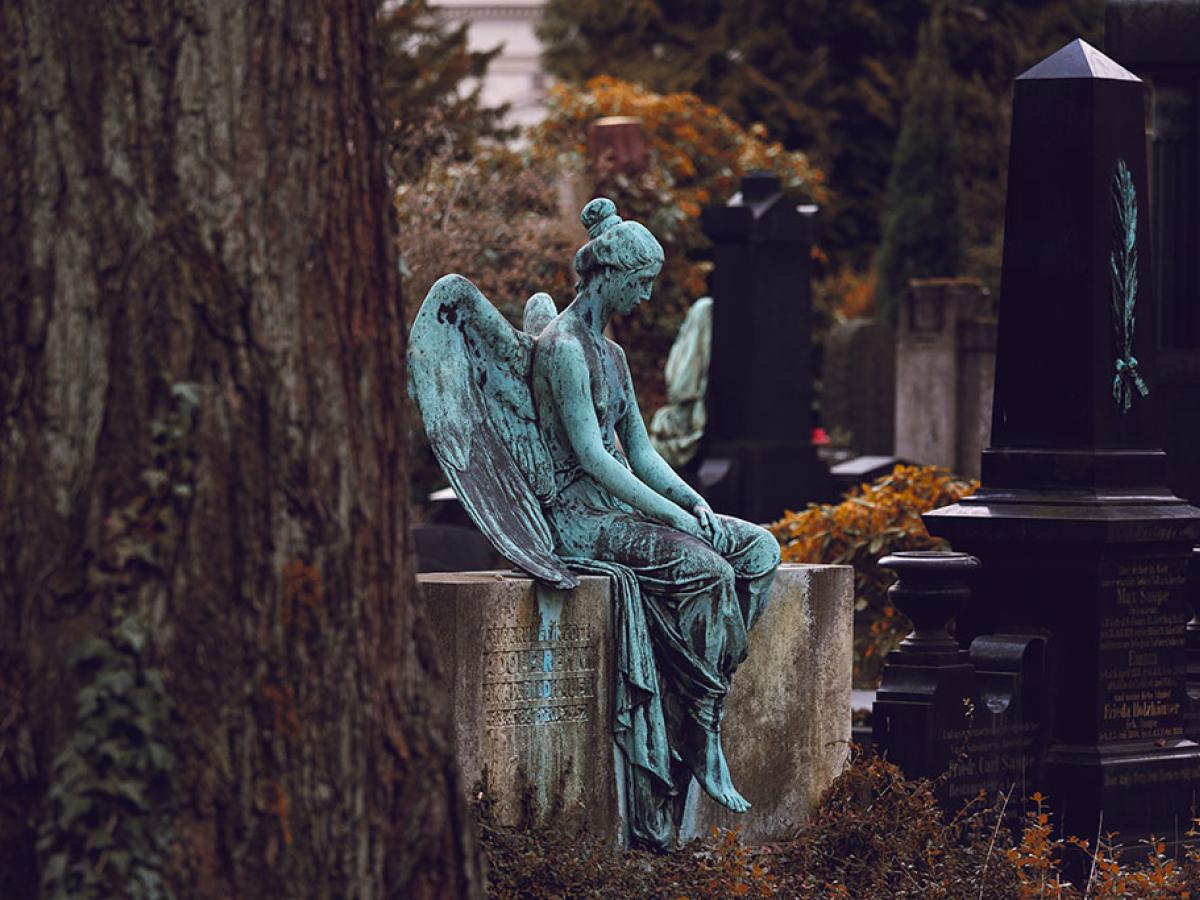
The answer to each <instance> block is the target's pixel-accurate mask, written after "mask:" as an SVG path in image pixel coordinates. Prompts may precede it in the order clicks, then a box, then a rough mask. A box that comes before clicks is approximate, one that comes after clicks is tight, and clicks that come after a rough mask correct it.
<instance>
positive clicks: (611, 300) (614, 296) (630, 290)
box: [602, 263, 662, 315]
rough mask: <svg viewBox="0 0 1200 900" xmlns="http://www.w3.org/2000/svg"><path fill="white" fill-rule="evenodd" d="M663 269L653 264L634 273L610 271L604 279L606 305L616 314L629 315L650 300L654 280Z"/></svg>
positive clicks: (617, 270)
mask: <svg viewBox="0 0 1200 900" xmlns="http://www.w3.org/2000/svg"><path fill="white" fill-rule="evenodd" d="M661 268H662V267H661V266H660V265H659V264H658V263H651V264H650V265H646V266H643V267H642V268H640V269H635V270H634V271H632V272H629V271H622V270H619V269H610V270H609V272H608V273H607V274H608V277H607V278H605V279H604V285H603V288H602V290H603V292H604V303H605V305H606V306H607V307H608V308H609V309H610V310H611V311H612V312H614V313H619V314H620V315H627V314H628V313H630V312H632V311H633V310H634V309H636V308H637V306H638V305H639V304H641V303H645V302H646V301H647V300H649V299H650V293H651V291H652V290H653V288H654V279H655V278H656V277H657V276H658V272H659V269H661Z"/></svg>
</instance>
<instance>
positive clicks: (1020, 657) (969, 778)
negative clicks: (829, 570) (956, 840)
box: [871, 550, 1046, 820]
mask: <svg viewBox="0 0 1200 900" xmlns="http://www.w3.org/2000/svg"><path fill="white" fill-rule="evenodd" d="M880 565H881V566H884V567H885V568H888V569H891V570H892V571H894V572H895V573H896V574H897V575H898V576H899V581H898V582H897V583H896V584H895V585H893V586H892V587H891V588H890V589H889V591H888V594H889V596H890V598H891V600H892V602H893V603H894V604H895V605H896V608H897V609H899V610H900V611H901V612H903V613H904V614H905V615H907V616H908V617H909V619H911V620H912V623H913V632H912V634H910V635H909V636H908V637H906V638H905V639H904V640H903V641H902V642H901V644H900V646H899V647H897V648H896V649H895V650H893V651H892V652H891V653H889V654H888V657H887V661H886V663H885V664H884V668H883V678H882V681H881V683H880V686H879V690H878V691H877V692H876V695H875V703H874V706H873V709H872V714H871V722H872V726H873V742H874V744H875V747H876V749H877V750H879V751H880V752H881V753H884V754H886V756H887V757H888V759H889V760H891V761H892V762H894V763H896V764H897V765H899V766H900V767H901V769H903V770H904V772H905V774H906V775H908V776H909V777H914V778H915V777H921V778H932V779H936V781H935V791H936V792H937V794H938V797H939V799H940V800H941V801H942V803H943V805H945V806H946V807H947V808H949V809H957V808H958V807H960V806H961V805H962V804H963V803H965V802H968V801H970V800H972V799H974V798H975V797H976V796H978V794H979V792H980V791H985V792H987V793H988V794H989V795H991V796H995V795H996V794H998V793H1003V794H1005V795H1006V796H1009V797H1011V796H1012V795H1013V794H1014V793H1016V794H1017V797H1016V799H1015V801H1014V802H1013V803H1011V804H1008V805H1007V806H1006V811H1007V812H1008V814H1009V818H1010V820H1015V819H1016V818H1017V817H1019V816H1020V815H1021V813H1022V811H1023V810H1024V804H1023V803H1021V802H1020V799H1021V798H1022V797H1024V796H1028V794H1029V793H1030V791H1031V790H1032V785H1033V784H1035V783H1036V782H1037V779H1038V774H1039V770H1038V764H1039V758H1040V749H1041V747H1042V745H1043V742H1044V737H1045V730H1044V727H1043V724H1044V720H1045V698H1044V693H1045V692H1044V686H1045V650H1046V638H1045V636H1043V635H1036V634H1005V633H998V634H992V635H983V636H980V637H977V638H975V640H974V641H972V642H971V647H970V650H969V651H968V650H962V649H960V647H959V645H958V642H957V641H956V640H955V639H954V638H952V637H951V636H950V635H949V633H948V632H947V630H946V626H947V624H948V623H949V621H950V619H951V617H952V616H954V615H955V613H956V612H958V611H960V610H961V609H962V608H963V607H964V606H965V605H967V604H968V603H969V597H970V586H969V582H970V581H972V580H974V576H975V574H976V573H977V572H978V570H979V568H980V564H979V560H977V559H976V558H975V557H973V556H969V555H967V554H965V553H957V552H946V551H936V550H933V551H904V552H900V553H896V554H893V555H892V556H887V557H884V559H882V560H881V561H880Z"/></svg>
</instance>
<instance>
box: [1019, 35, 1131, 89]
mask: <svg viewBox="0 0 1200 900" xmlns="http://www.w3.org/2000/svg"><path fill="white" fill-rule="evenodd" d="M1049 78H1107V79H1109V80H1111V81H1140V80H1141V79H1139V78H1138V77H1137V76H1136V75H1134V74H1133V73H1132V72H1130V71H1129V70H1128V69H1126V68H1124V67H1123V66H1121V65H1119V64H1117V63H1115V62H1113V61H1112V60H1111V59H1109V58H1108V57H1107V56H1105V55H1104V54H1103V53H1101V52H1100V51H1099V50H1097V49H1096V48H1095V47H1093V46H1092V45H1091V44H1089V43H1088V42H1087V41H1085V40H1083V39H1082V38H1076V39H1075V40H1073V41H1071V43H1069V44H1067V46H1065V47H1063V48H1062V49H1061V50H1059V51H1058V52H1057V53H1054V54H1052V55H1051V56H1047V57H1046V58H1045V59H1043V60H1042V61H1041V62H1040V63H1038V64H1037V65H1036V66H1033V67H1032V68H1030V69H1028V70H1026V71H1025V72H1024V73H1023V74H1021V75H1018V76H1017V81H1025V80H1033V79H1039V80H1042V81H1045V80H1046V79H1049Z"/></svg>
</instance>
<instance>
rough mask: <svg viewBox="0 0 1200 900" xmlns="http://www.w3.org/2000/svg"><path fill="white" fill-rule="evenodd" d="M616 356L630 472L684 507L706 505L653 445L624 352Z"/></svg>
mask: <svg viewBox="0 0 1200 900" xmlns="http://www.w3.org/2000/svg"><path fill="white" fill-rule="evenodd" d="M620 360H621V368H622V369H623V370H624V372H623V375H624V378H625V393H626V395H627V396H628V397H629V411H628V412H627V413H626V414H625V418H623V419H622V420H621V422H620V423H619V424H618V427H619V428H620V432H619V436H620V438H621V446H622V447H624V448H625V455H626V456H627V457H628V459H629V464H630V466H632V467H633V471H634V473H635V474H636V475H637V477H638V478H640V479H641V480H642V481H644V482H645V483H646V484H648V485H649V486H650V487H651V488H653V489H654V490H655V491H657V492H658V493H660V494H662V495H663V496H664V497H667V498H669V499H670V500H672V501H674V502H675V503H677V504H679V505H680V506H681V507H683V508H684V509H686V510H691V511H692V512H695V509H696V506H697V505H703V506H706V507H707V506H708V504H707V502H705V500H704V498H703V497H701V496H700V495H699V494H698V493H697V492H696V491H695V490H694V489H693V488H692V487H691V485H689V484H688V483H687V482H686V481H684V480H683V479H682V478H680V477H679V475H678V474H677V473H676V472H675V470H674V469H672V468H671V466H670V464H669V463H668V462H667V461H666V460H665V459H663V458H662V456H660V455H659V452H658V451H657V450H655V449H654V445H653V444H652V443H651V442H650V435H649V434H647V433H646V423H645V422H644V421H642V414H641V411H640V410H639V409H638V405H637V395H636V394H635V393H634V391H633V378H632V376H630V374H629V364H628V363H627V362H626V361H625V354H624V352H622V353H621V354H620Z"/></svg>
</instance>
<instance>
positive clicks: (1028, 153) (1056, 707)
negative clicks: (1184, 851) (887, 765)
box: [925, 41, 1200, 843]
mask: <svg viewBox="0 0 1200 900" xmlns="http://www.w3.org/2000/svg"><path fill="white" fill-rule="evenodd" d="M1143 93H1144V85H1143V83H1142V82H1141V81H1140V80H1139V79H1138V78H1136V77H1135V76H1134V75H1132V74H1131V73H1129V72H1128V71H1126V70H1125V69H1123V68H1121V67H1120V66H1119V65H1117V64H1116V63H1114V62H1113V61H1112V60H1110V59H1108V58H1107V57H1106V56H1104V55H1103V54H1102V53H1100V52H1099V51H1098V50H1096V49H1095V48H1093V47H1091V46H1089V45H1088V44H1086V43H1084V42H1083V41H1075V42H1073V43H1071V44H1068V45H1067V46H1066V47H1064V48H1063V49H1062V50H1060V51H1058V52H1057V53H1055V54H1054V55H1052V56H1050V57H1049V58H1048V59H1046V60H1044V61H1042V62H1041V63H1039V64H1038V65H1036V66H1034V67H1033V68H1031V69H1030V70H1029V71H1027V72H1025V73H1024V74H1023V75H1021V76H1020V77H1019V78H1018V79H1017V82H1016V86H1015V90H1014V96H1013V126H1012V145H1011V151H1010V158H1009V180H1008V206H1007V211H1006V219H1005V243H1004V262H1003V270H1002V276H1001V291H1000V307H999V338H998V346H997V359H996V389H995V399H994V406H993V420H992V446H991V448H990V449H988V450H986V451H985V452H984V454H983V465H982V484H983V486H982V487H981V488H980V490H979V491H978V493H976V494H975V495H974V496H972V497H970V498H968V499H966V500H964V501H963V502H962V503H959V504H957V505H955V506H951V507H947V508H944V509H941V510H937V511H935V512H933V513H929V514H927V515H926V517H925V521H926V525H927V527H928V528H929V530H930V531H931V532H932V533H934V534H937V535H941V536H944V537H946V538H948V539H949V540H950V542H951V544H952V545H953V546H954V548H955V549H956V550H960V551H965V552H968V553H971V554H973V555H974V556H977V557H978V558H979V559H980V560H981V561H982V563H983V566H984V569H985V570H986V571H987V572H988V573H989V574H988V578H987V579H985V580H983V581H982V582H981V583H980V584H979V585H978V587H977V589H976V591H975V594H974V597H973V599H972V601H971V602H970V603H969V604H968V605H967V606H966V607H965V608H964V609H962V610H961V611H960V613H959V616H958V622H957V637H958V639H959V641H960V642H963V643H964V644H965V643H966V642H969V641H970V640H972V639H973V638H975V637H976V636H978V635H982V634H992V633H995V632H997V631H1004V632H1007V633H1027V634H1043V635H1049V636H1050V640H1049V644H1048V649H1047V653H1048V670H1049V680H1048V687H1047V691H1048V696H1047V698H1046V700H1047V704H1046V712H1047V718H1048V723H1047V724H1048V734H1047V740H1048V743H1047V746H1046V750H1045V754H1044V757H1043V759H1042V760H1041V765H1040V766H1039V769H1040V772H1041V775H1040V777H1041V779H1042V780H1043V783H1042V784H1040V785H1038V787H1039V788H1040V789H1041V790H1043V791H1045V792H1046V793H1047V794H1048V795H1049V798H1050V803H1051V806H1052V808H1053V809H1054V811H1055V813H1056V814H1057V817H1058V823H1059V824H1060V825H1061V826H1062V828H1063V829H1064V831H1065V833H1067V834H1075V835H1078V836H1080V837H1089V838H1091V837H1092V836H1094V835H1095V833H1096V831H1097V828H1098V827H1102V828H1103V830H1104V831H1105V832H1109V831H1116V832H1118V833H1119V834H1120V838H1119V840H1121V841H1122V842H1124V843H1131V842H1134V841H1137V840H1139V839H1143V838H1145V837H1147V836H1149V835H1150V834H1154V835H1156V836H1159V837H1165V838H1166V839H1168V840H1173V839H1175V838H1178V837H1180V836H1182V835H1183V833H1184V832H1185V831H1186V830H1187V829H1188V827H1189V825H1190V822H1191V820H1192V817H1193V816H1194V815H1196V814H1197V811H1196V807H1197V805H1198V804H1197V801H1198V800H1200V747H1198V746H1197V745H1196V744H1195V743H1193V742H1192V741H1190V740H1187V739H1186V738H1185V736H1184V710H1185V705H1186V695H1185V674H1186V635H1187V631H1186V623H1187V621H1188V618H1189V617H1190V615H1191V613H1190V610H1189V608H1188V604H1187V602H1186V597H1185V579H1186V572H1187V566H1188V558H1189V555H1190V553H1191V547H1192V545H1193V544H1194V543H1195V542H1196V540H1197V539H1198V538H1200V509H1196V508H1194V507H1191V506H1189V505H1187V503H1186V502H1185V501H1184V500H1181V499H1179V498H1178V497H1176V496H1174V495H1173V494H1172V493H1171V492H1170V490H1168V489H1167V487H1166V484H1167V477H1166V457H1165V454H1164V453H1163V452H1162V451H1161V450H1160V449H1158V448H1159V447H1161V446H1162V444H1161V436H1160V430H1159V429H1160V426H1161V420H1162V416H1163V415H1164V414H1168V415H1169V412H1170V411H1169V410H1163V409H1161V408H1159V394H1158V393H1157V392H1156V389H1155V386H1156V385H1155V346H1156V343H1157V334H1156V328H1157V324H1158V322H1157V307H1156V302H1155V298H1154V296H1153V294H1152V288H1153V281H1152V279H1151V276H1150V272H1151V269H1150V252H1151V248H1150V243H1149V236H1150V229H1149V221H1150V217H1149V215H1148V210H1147V197H1148V191H1147V186H1146V149H1145V148H1146V142H1145V122H1144V110H1143V102H1144V101H1143Z"/></svg>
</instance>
